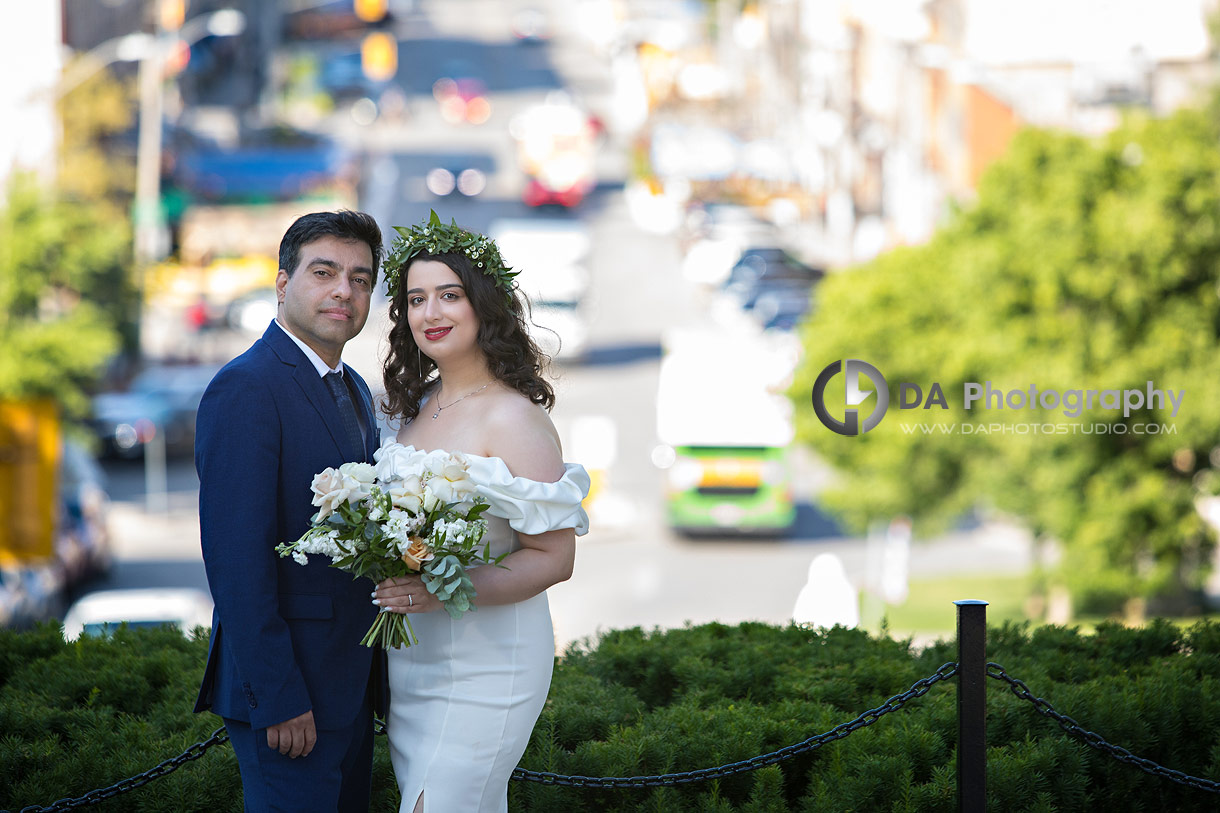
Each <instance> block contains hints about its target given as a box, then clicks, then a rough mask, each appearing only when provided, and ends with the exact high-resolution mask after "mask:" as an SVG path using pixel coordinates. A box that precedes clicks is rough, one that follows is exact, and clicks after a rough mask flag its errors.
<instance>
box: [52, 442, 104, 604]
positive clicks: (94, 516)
mask: <svg viewBox="0 0 1220 813" xmlns="http://www.w3.org/2000/svg"><path fill="white" fill-rule="evenodd" d="M109 508H110V497H109V495H108V494H107V493H106V488H105V475H104V474H103V473H102V468H101V466H99V465H98V463H97V460H95V459H94V457H93V455H92V454H90V453H89V452H88V451H87V450H86V449H85V448H84V447H83V446H81V445H80V444H79V443H76V442H73V441H67V442H65V443H64V446H63V456H62V457H61V459H60V469H59V511H60V514H59V522H58V524H57V527H56V532H55V558H56V559H57V560H58V561H59V563H60V564H61V565H62V567H63V570H64V577H65V579H66V581H67V583H68V585H76V584H80V583H81V582H84V581H87V580H88V579H91V578H93V577H95V576H99V575H101V574H102V573H105V572H106V571H108V570H109V569H110V565H111V560H112V555H113V554H112V547H111V539H110V526H109V521H108V516H107V515H108V512H109Z"/></svg>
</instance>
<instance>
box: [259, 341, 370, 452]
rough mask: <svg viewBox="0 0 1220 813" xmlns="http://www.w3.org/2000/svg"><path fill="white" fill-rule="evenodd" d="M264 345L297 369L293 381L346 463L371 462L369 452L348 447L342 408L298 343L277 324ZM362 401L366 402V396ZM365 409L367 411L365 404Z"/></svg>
mask: <svg viewBox="0 0 1220 813" xmlns="http://www.w3.org/2000/svg"><path fill="white" fill-rule="evenodd" d="M263 341H265V342H267V344H269V345H270V346H271V349H272V350H274V351H275V354H276V355H277V356H279V358H280V361H282V362H284V364H287V365H289V366H291V367H293V368H294V369H293V372H292V378H293V380H294V381H296V383H297V385H298V386H299V387H300V388H301V392H302V393H304V395H305V399H306V400H307V401H309V403H310V405H312V406H313V408H314V409H315V410H316V411H317V413H318V415H319V416H320V417H321V418H322V423H323V424H324V425H325V426H326V431H327V432H328V433H329V434H330V437H331V439H332V440H333V441H334V442H335V446H336V447H337V448H338V450H339V453H340V454H341V455H342V456H343V459H344V460H345V461H350V460H357V461H361V462H363V461H367V460H368V459H369V458H368V456H367V451H366V450H363V449H356V448H350V447H348V445H347V439H346V437H345V435H346V433H345V432H344V431H343V428H342V427H343V419H342V418H341V417H340V415H339V407H338V405H337V404H335V399H334V397H333V396H331V394H330V390H328V389H326V384H325V383H323V381H322V377H321V376H320V375H318V371H317V370H315V369H314V366H313V364H312V363H310V361H309V359H308V358H306V357H305V354H304V353H303V352H302V351H301V348H299V347H297V346H296V343H295V342H293V341H292V339H290V338H288V335H287V334H286V333H284V330H283V329H282V328H281V327H279V326H278V325H275V324H272V325H270V326H268V328H267V332H266V333H264V334H263ZM344 369H345V371H347V370H349V369H350V368H348V367H347V365H344ZM357 389H359V388H357ZM361 400H362V401H363V395H362V396H361ZM361 408H362V409H363V408H364V407H363V404H362V405H361Z"/></svg>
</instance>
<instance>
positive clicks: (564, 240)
mask: <svg viewBox="0 0 1220 813" xmlns="http://www.w3.org/2000/svg"><path fill="white" fill-rule="evenodd" d="M487 233H488V234H489V235H490V236H491V237H492V239H494V240H495V241H496V245H497V246H499V248H500V253H501V256H503V257H504V261H505V262H506V263H508V264H509V266H511V267H512V268H513V269H514V270H516V271H517V272H518V277H517V283H518V284H519V285H520V286H521V290H522V291H523V292H524V293H525V294H526V296H527V297H528V298H529V301H530V308H531V312H530V318H531V321H532V322H533V324H532V325H531V326H530V335H531V336H532V337H533V339H534V341H536V342H537V343H538V346H539V347H540V348H541V349H542V351H543V352H544V353H546V354H547V355H548V356H551V357H552V358H557V359H561V360H564V361H576V360H579V359H580V358H581V357H582V356H583V355H584V353H585V351H586V349H587V345H588V338H589V329H588V323H589V318H588V314H587V310H588V305H587V303H586V301H585V295H586V294H587V293H588V290H589V272H588V271H587V270H586V269H585V266H584V262H585V260H586V258H587V256H588V252H589V247H590V245H591V238H590V236H589V231H588V227H587V226H586V225H585V223H584V222H583V221H581V220H578V219H568V218H502V219H497V220H493V221H492V222H491V224H490V225H489V226H488V230H487Z"/></svg>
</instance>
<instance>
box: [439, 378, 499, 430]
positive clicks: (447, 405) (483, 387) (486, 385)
mask: <svg viewBox="0 0 1220 813" xmlns="http://www.w3.org/2000/svg"><path fill="white" fill-rule="evenodd" d="M490 385H491V382H490V381H488V382H487V383H486V384H484V385H483V386H481V387H479V388H478V389H477V390H471V391H470V392H468V393H466V394H465V395H463V396H462V397H461V398H459V399H457V401H454V402H453V404H456V403H457V402H458V401H461V400H462V399H463V398H469V397H470V396H472V395H474V394H475V393H477V392H482V391H483V390H485V389H487V388H488V387H489V386H490ZM453 404H446V405H445V406H441V391H440V390H437V391H436V412H433V413H432V420H434V421H435V420H436V419H437V418H438V417H439V416H440V414H441V410H442V409H448V408H449V407H451V406H453Z"/></svg>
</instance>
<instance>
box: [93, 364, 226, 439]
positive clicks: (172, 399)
mask: <svg viewBox="0 0 1220 813" xmlns="http://www.w3.org/2000/svg"><path fill="white" fill-rule="evenodd" d="M217 369H218V367H217V366H216V365H212V364H189V365H158V366H154V367H149V368H148V369H147V370H145V371H144V372H142V373H140V374H139V375H137V376H136V377H135V379H133V381H132V383H131V387H130V388H129V389H127V390H126V391H122V392H103V393H99V394H98V395H96V396H94V398H93V417H92V418H91V420H90V423H91V425H92V427H93V431H94V433H95V434H96V436H97V438H98V440H99V441H100V442H101V444H102V451H103V453H104V454H106V455H108V456H112V457H119V458H126V459H132V458H137V457H140V456H142V455H143V453H144V448H145V446H146V445H147V444H148V443H149V442H150V441H151V440H152V439H153V438H154V437H156V436H157V434H158V433H160V434H161V435H162V436H163V439H164V441H165V448H166V451H167V453H169V454H190V453H191V452H192V451H193V450H194V446H195V413H196V411H197V410H198V408H199V401H200V399H201V398H202V397H203V391H204V390H205V389H206V388H207V385H208V382H210V381H211V380H212V376H214V375H215V374H216V371H217Z"/></svg>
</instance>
